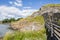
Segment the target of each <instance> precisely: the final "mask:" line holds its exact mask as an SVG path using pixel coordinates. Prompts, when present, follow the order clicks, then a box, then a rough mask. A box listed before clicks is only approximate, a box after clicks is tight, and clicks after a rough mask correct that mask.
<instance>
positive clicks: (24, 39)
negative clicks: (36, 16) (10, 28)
mask: <svg viewBox="0 0 60 40" xmlns="http://www.w3.org/2000/svg"><path fill="white" fill-rule="evenodd" d="M3 40H46V32H45V29H42V30H40V31H30V32H19V31H15V32H14V33H13V34H11V33H7V34H6V35H5V36H4V38H3Z"/></svg>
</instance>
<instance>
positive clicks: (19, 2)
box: [9, 0, 22, 6]
mask: <svg viewBox="0 0 60 40" xmlns="http://www.w3.org/2000/svg"><path fill="white" fill-rule="evenodd" d="M9 3H10V4H11V5H13V6H22V0H16V1H14V2H12V1H10V2H9Z"/></svg>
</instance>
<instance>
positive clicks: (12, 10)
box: [0, 6, 36, 19]
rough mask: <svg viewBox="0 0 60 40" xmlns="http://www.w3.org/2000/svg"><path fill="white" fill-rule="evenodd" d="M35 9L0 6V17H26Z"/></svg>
mask: <svg viewBox="0 0 60 40" xmlns="http://www.w3.org/2000/svg"><path fill="white" fill-rule="evenodd" d="M34 11H36V10H35V9H26V10H20V9H18V8H16V7H8V6H0V19H5V18H11V17H14V18H18V17H21V16H22V17H26V16H29V15H31V14H32V13H33V12H34Z"/></svg>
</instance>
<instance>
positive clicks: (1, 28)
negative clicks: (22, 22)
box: [0, 24, 10, 37]
mask: <svg viewBox="0 0 60 40" xmlns="http://www.w3.org/2000/svg"><path fill="white" fill-rule="evenodd" d="M8 27H10V26H9V24H0V37H3V36H4V35H5V33H6V32H8V31H10V29H8Z"/></svg>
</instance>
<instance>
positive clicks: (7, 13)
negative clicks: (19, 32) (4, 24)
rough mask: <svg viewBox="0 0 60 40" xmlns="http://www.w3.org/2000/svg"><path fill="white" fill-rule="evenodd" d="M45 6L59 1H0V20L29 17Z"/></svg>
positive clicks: (59, 1)
mask: <svg viewBox="0 0 60 40" xmlns="http://www.w3.org/2000/svg"><path fill="white" fill-rule="evenodd" d="M45 4H60V0H0V20H2V19H5V18H11V17H12V18H13V17H14V18H20V17H26V16H29V15H31V14H32V13H33V12H34V11H37V10H38V9H39V8H40V7H42V6H43V5H45Z"/></svg>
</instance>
